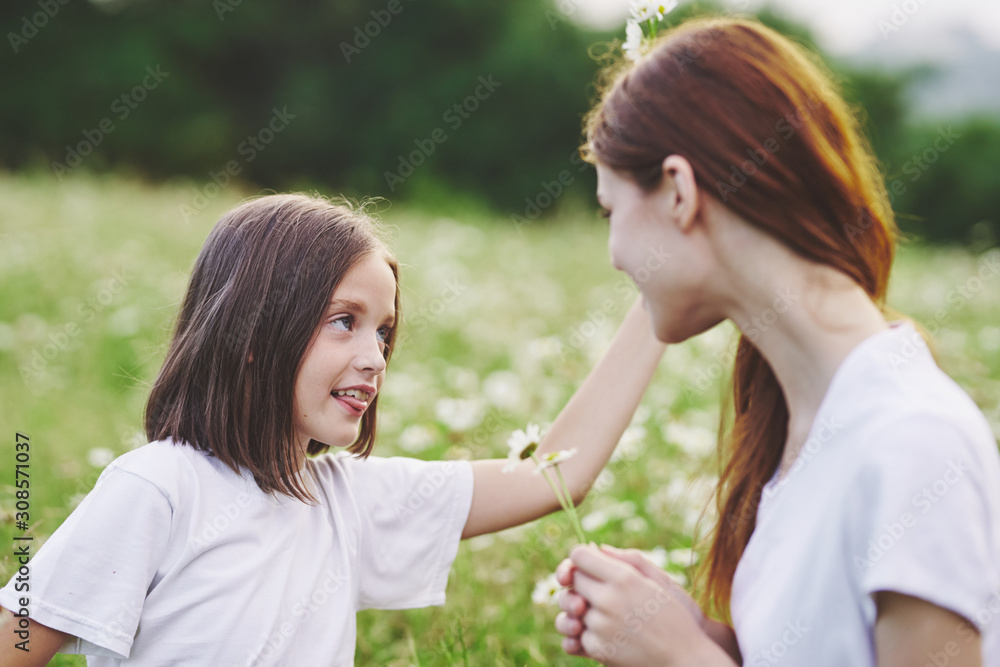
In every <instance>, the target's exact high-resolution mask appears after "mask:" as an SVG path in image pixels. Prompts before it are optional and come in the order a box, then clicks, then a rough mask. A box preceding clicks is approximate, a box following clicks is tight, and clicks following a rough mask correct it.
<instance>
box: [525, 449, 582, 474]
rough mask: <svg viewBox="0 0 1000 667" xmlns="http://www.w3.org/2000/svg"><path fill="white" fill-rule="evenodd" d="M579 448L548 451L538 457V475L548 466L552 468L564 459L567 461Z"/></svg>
mask: <svg viewBox="0 0 1000 667" xmlns="http://www.w3.org/2000/svg"><path fill="white" fill-rule="evenodd" d="M576 452H577V449H576V447H574V448H573V449H560V450H559V451H557V452H548V453H547V454H542V456H541V457H540V458H539V459H538V467H536V468H535V474H536V475H537V474H538V473H540V472H541V471H543V470H545V469H546V468H551V467H552V466H557V465H559V464H560V463H562V462H563V461H567V460H569V459H571V458H573V457H574V456H576Z"/></svg>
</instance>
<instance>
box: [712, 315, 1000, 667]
mask: <svg viewBox="0 0 1000 667" xmlns="http://www.w3.org/2000/svg"><path fill="white" fill-rule="evenodd" d="M728 520H732V521H740V520H749V519H745V518H741V517H729V518H728ZM877 591H895V592H898V593H903V594H906V595H911V596H914V597H917V598H921V599H923V600H927V601H929V602H931V603H933V604H935V605H938V606H940V607H943V608H945V609H949V610H951V611H953V612H955V613H956V614H958V615H959V616H961V617H963V618H965V619H968V620H969V621H971V622H972V623H974V624H975V625H976V626H977V628H978V630H979V632H980V633H981V635H982V654H983V656H982V660H983V662H982V664H983V665H984V666H987V665H988V666H995V665H1000V455H998V452H997V443H996V440H995V438H994V436H993V434H992V433H991V431H990V427H989V424H988V423H987V421H986V419H985V418H984V417H983V415H982V413H981V412H980V411H979V409H978V408H977V407H976V405H975V403H973V401H972V400H971V399H970V398H969V397H968V395H966V394H965V392H964V391H962V389H961V388H959V386H958V385H957V384H955V382H953V381H952V380H951V379H950V378H949V377H948V376H947V375H945V373H943V372H942V371H941V369H939V368H938V366H937V364H936V363H935V362H934V359H933V357H932V356H931V354H930V351H929V350H928V349H927V345H926V344H925V342H924V340H923V339H922V338H921V336H920V335H919V334H918V333H917V331H916V330H915V329H914V327H913V325H912V324H910V323H896V324H895V325H894V326H893V327H892V328H890V329H888V330H886V331H883V332H879V333H878V334H876V335H874V336H872V337H871V338H869V339H867V340H865V341H863V342H862V343H861V344H860V345H858V346H857V347H856V348H855V349H854V350H853V351H852V352H851V353H850V354H849V355H848V357H847V358H846V359H845V360H844V361H843V363H842V364H841V366H840V368H839V369H838V370H837V372H836V374H835V375H834V378H833V380H832V382H831V384H830V386H829V388H828V390H827V394H826V396H825V397H824V399H823V402H822V405H821V406H820V409H819V411H818V413H817V415H816V419H815V421H814V422H813V425H812V430H811V432H810V434H809V438H808V440H807V442H806V444H805V446H804V447H803V449H802V451H801V453H800V454H799V457H798V459H797V460H796V461H795V463H794V464H793V466H792V467H791V468H790V469H789V472H788V473H787V474H786V475H785V476H784V477H782V478H780V479H779V478H778V477H777V475H776V476H775V478H774V479H772V480H771V481H770V482H769V483H768V484H767V486H765V488H764V490H763V493H762V496H761V501H760V504H759V506H758V510H757V522H756V528H755V530H754V533H753V535H752V537H751V539H750V543H749V544H748V545H747V548H746V551H745V552H744V554H743V556H742V558H741V559H740V562H739V565H738V567H737V569H736V575H735V577H734V580H733V590H732V599H731V611H732V618H733V626H734V630H735V632H736V637H737V640H738V642H739V645H740V649H741V651H742V655H743V664H744V665H745V666H746V667H771V666H773V665H789V666H794V665H809V667H823V666H830V667H844V666H845V665H850V666H851V667H874V665H875V664H876V663H875V644H874V632H873V631H874V625H875V619H876V608H875V603H874V600H873V597H872V596H873V594H874V593H875V592H877ZM959 626H960V624H959V623H956V632H957V634H956V636H955V637H956V638H955V641H952V642H946V643H945V644H944V645H942V646H940V647H936V648H935V649H934V650H933V651H931V652H929V653H928V655H927V656H924V659H925V660H926V663H927V664H930V665H946V664H948V663H949V662H951V661H952V660H953V659H954V656H955V655H958V654H959V653H960V652H961V651H964V650H966V648H965V647H966V644H968V642H970V641H972V639H973V638H974V636H975V635H974V631H973V630H972V629H971V628H969V627H967V626H966V627H959ZM921 664H923V663H921Z"/></svg>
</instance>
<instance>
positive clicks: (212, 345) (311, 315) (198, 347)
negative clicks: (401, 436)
mask: <svg viewBox="0 0 1000 667" xmlns="http://www.w3.org/2000/svg"><path fill="white" fill-rule="evenodd" d="M372 254H378V255H381V256H382V257H384V258H385V261H386V263H387V264H388V265H389V267H390V269H391V270H392V273H393V276H394V277H395V279H396V295H395V309H396V321H397V322H398V321H399V317H400V312H399V269H398V265H397V262H396V260H395V259H394V258H393V256H392V254H391V253H390V252H389V250H388V249H387V247H386V246H385V245H384V244H383V243H382V241H381V240H380V239H379V237H378V227H377V225H376V223H375V221H374V220H372V219H371V218H370V217H369V216H368V215H366V214H365V213H364V212H363V209H361V208H355V207H354V206H352V205H351V204H349V203H347V202H346V201H345V202H343V203H334V202H332V201H328V200H326V199H322V198H319V197H313V196H307V195H301V194H283V195H269V196H264V197H260V198H257V199H252V200H250V201H247V202H245V203H243V204H241V205H240V206H237V207H236V208H234V209H232V210H231V211H229V212H228V213H226V214H225V215H224V216H223V217H222V218H221V219H220V220H219V221H218V222H217V223H216V225H215V227H214V228H213V229H212V232H211V233H210V234H209V237H208V239H207V240H206V242H205V246H204V247H203V248H202V250H201V253H200V254H199V255H198V259H197V260H196V262H195V265H194V269H193V271H192V274H191V280H190V283H189V284H188V289H187V293H186V295H185V297H184V302H183V304H182V306H181V309H180V314H179V315H178V317H177V324H176V327H175V329H174V332H173V336H172V339H171V341H170V345H169V348H168V351H167V355H166V359H165V360H164V362H163V367H162V368H161V370H160V373H159V375H158V376H157V378H156V381H155V383H154V384H153V388H152V391H151V392H150V395H149V400H148V401H147V403H146V414H145V427H146V437H147V438H148V439H149V440H150V441H156V440H165V439H167V438H170V439H172V440H174V441H175V442H176V443H185V444H187V445H190V446H192V447H194V448H195V449H198V450H201V451H205V452H210V453H211V454H212V455H213V456H215V457H216V458H217V459H219V460H220V461H221V462H223V463H224V464H226V465H227V466H229V467H230V468H232V469H233V470H234V471H236V472H237V473H240V474H242V473H244V472H249V473H251V474H252V475H253V478H254V480H255V481H256V482H257V484H258V486H259V487H260V488H261V490H262V491H264V492H265V493H271V494H284V495H287V496H290V497H292V498H296V499H298V500H302V501H304V502H315V501H316V499H315V498H314V497H313V496H312V494H310V493H309V491H308V489H307V488H306V487H305V486H304V484H303V482H302V480H301V479H300V477H299V474H298V470H297V468H296V461H297V452H296V451H295V450H296V448H297V447H298V444H297V442H296V437H295V429H294V421H293V412H294V395H295V381H296V378H297V377H298V372H299V367H300V366H301V363H302V359H303V357H304V356H305V353H306V351H307V350H308V348H309V346H310V344H311V343H312V341H313V339H314V336H315V334H316V332H317V329H318V326H319V324H320V322H321V319H322V317H323V314H324V312H325V311H326V309H327V308H328V306H329V302H330V298H331V297H332V295H333V292H334V290H335V289H336V288H337V286H338V285H339V284H340V282H341V280H343V278H344V276H345V275H346V274H347V273H348V271H350V270H351V268H352V267H354V266H355V265H356V264H357V263H358V262H359V261H360V260H362V259H363V258H365V257H368V256H370V255H372ZM394 338H395V336H390V338H389V341H388V345H387V347H386V352H385V357H386V360H387V361H388V359H389V357H390V356H391V355H392V349H393V345H394V342H395V341H394ZM377 404H378V397H376V398H375V399H374V400H372V403H371V405H370V406H369V408H368V410H366V411H365V413H364V415H363V416H362V417H361V428H360V432H359V435H358V438H357V440H356V441H355V442H354V443H353V444H352V445H351V447H349V448H348V450H349V451H350V452H352V453H354V454H356V455H359V456H362V457H364V456H367V455H368V454H369V452H371V449H372V446H373V445H374V442H375V430H376V410H377ZM328 448H329V445H326V444H324V443H321V442H318V441H316V440H310V442H309V446H308V453H309V454H318V453H321V452H323V451H326V450H327V449H328Z"/></svg>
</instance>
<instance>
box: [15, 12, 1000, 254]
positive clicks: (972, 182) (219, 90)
mask: <svg viewBox="0 0 1000 667" xmlns="http://www.w3.org/2000/svg"><path fill="white" fill-rule="evenodd" d="M576 7H577V5H576V3H575V2H574V0H542V1H541V2H540V1H538V0H508V1H507V2H503V3H487V2H481V0H371V1H369V2H356V1H350V0H327V1H325V2H305V1H303V0H287V1H286V2H281V3H268V2H249V1H244V0H176V1H173V2H167V1H166V0H90V1H89V2H86V1H83V0H34V1H32V2H18V3H5V4H4V5H3V6H2V7H0V17H2V25H3V26H4V28H5V32H6V41H7V46H6V47H5V48H6V52H5V55H4V62H3V65H2V69H0V85H2V90H3V95H2V96H0V114H2V118H3V123H2V124H0V146H2V149H0V164H3V165H5V166H6V167H7V168H10V169H25V168H27V169H32V168H34V169H43V170H51V171H52V172H53V173H54V174H55V175H56V176H57V177H63V176H65V175H66V174H69V173H71V172H73V171H74V170H75V169H86V170H94V171H105V170H117V171H125V170H127V171H132V172H135V173H138V174H140V175H142V176H144V177H148V178H151V179H165V178H172V177H175V176H183V177H187V178H190V179H191V181H192V183H193V185H192V186H191V187H192V200H191V201H192V205H191V209H194V210H196V209H199V208H202V207H204V206H205V205H206V204H207V201H208V200H210V199H211V198H212V197H213V196H214V194H217V192H218V188H221V187H225V185H226V184H227V183H228V182H230V181H231V180H233V179H240V180H244V181H248V182H251V183H254V184H257V185H262V186H266V187H271V188H275V189H289V188H317V189H320V190H323V191H330V192H343V193H345V194H348V195H352V196H368V195H382V196H386V197H389V198H390V199H392V200H394V201H395V200H409V201H415V202H422V203H427V204H430V205H435V204H440V203H443V202H446V201H452V200H454V199H455V198H458V199H461V200H466V201H476V202H483V203H485V204H487V205H489V206H490V207H492V208H493V209H495V210H497V211H500V212H501V213H502V214H507V215H509V216H515V215H516V216H523V217H526V218H531V219H534V218H535V217H545V216H546V215H549V214H550V213H551V212H552V211H553V210H556V209H557V208H558V207H559V206H561V205H564V204H565V203H566V202H567V201H573V200H574V199H576V200H581V199H583V198H585V197H592V191H593V186H594V176H593V173H592V170H590V169H585V168H584V165H582V163H581V162H580V161H579V158H576V157H574V156H575V149H576V147H577V145H578V144H579V142H580V139H581V129H580V128H581V120H582V116H583V114H584V113H585V112H586V111H587V109H588V107H589V105H590V103H591V101H592V99H593V96H594V89H593V81H594V74H595V73H596V71H597V69H598V67H599V64H598V63H597V62H596V60H595V58H594V57H592V56H593V55H594V53H595V52H601V51H606V50H607V43H608V42H610V41H612V40H614V39H618V38H621V37H622V34H621V33H623V30H616V31H614V32H608V33H600V32H593V31H588V30H585V29H583V28H580V27H579V26H578V25H576V23H574V21H573V20H572V18H573V14H574V13H575V11H576ZM711 9H712V5H706V4H705V3H701V4H700V6H699V7H693V6H686V7H684V8H683V9H682V10H681V11H678V12H677V13H676V16H677V19H680V18H683V17H684V16H686V15H688V14H690V13H692V12H695V11H704V10H711ZM760 18H761V19H762V20H763V21H765V22H766V23H769V24H771V25H773V26H774V27H777V28H779V29H780V30H782V31H783V32H785V33H787V34H791V35H794V36H796V37H797V38H799V39H800V40H802V41H804V42H807V43H810V44H812V40H811V38H810V36H809V35H808V33H807V32H806V31H805V30H804V29H803V28H802V27H800V26H796V25H793V24H790V23H787V22H786V21H783V20H782V19H781V18H780V17H778V16H776V15H773V14H771V13H768V12H764V13H762V14H761V15H760ZM833 66H834V68H835V69H837V70H838V71H839V72H840V73H842V74H843V75H844V77H845V86H846V88H847V91H848V93H849V96H850V97H851V99H852V101H854V102H856V103H858V104H860V105H861V106H862V107H863V108H864V109H866V110H867V114H868V120H869V123H868V129H869V132H870V135H871V137H872V139H873V143H874V145H875V148H876V151H877V153H878V155H879V157H880V158H881V159H882V161H883V162H884V164H885V170H886V173H887V183H888V184H890V185H891V184H892V183H893V182H894V181H899V184H898V185H897V186H896V189H897V192H896V193H895V194H894V195H893V196H894V207H895V208H896V210H897V211H898V212H900V214H901V216H900V221H901V224H902V225H903V226H904V228H905V229H906V230H907V231H909V232H911V233H912V234H914V235H918V236H921V237H924V238H927V239H929V240H934V241H943V240H949V241H960V242H970V241H974V240H978V241H979V242H984V240H985V242H991V241H990V240H991V239H995V238H997V235H996V229H997V212H998V211H1000V189H998V188H997V187H995V184H996V183H997V182H1000V166H998V162H997V160H996V159H995V156H996V155H998V154H1000V122H998V121H996V120H994V119H978V120H963V121H959V122H956V123H955V124H954V127H953V128H952V130H951V131H952V134H953V135H954V136H956V137H958V139H956V140H954V141H953V143H952V144H949V145H948V148H947V150H944V151H940V150H937V151H934V146H935V141H936V140H937V138H938V136H939V130H940V129H941V128H939V126H937V125H933V126H930V125H928V126H924V125H921V124H916V123H913V122H911V121H910V120H909V118H908V115H909V114H908V113H907V109H906V106H905V102H904V98H905V94H906V89H907V86H908V85H909V83H911V82H912V80H913V79H914V78H915V77H916V76H919V75H920V72H919V70H914V71H909V72H902V73H895V74H887V73H880V72H877V71H856V70H852V69H849V68H845V67H840V66H838V65H837V64H836V63H833ZM938 145H939V146H940V145H941V142H940V141H939V142H938ZM929 150H930V151H932V152H936V153H937V154H936V155H933V156H931V153H928V151H929ZM925 153H926V155H925ZM930 157H933V158H934V160H933V162H930V160H929V159H930ZM567 191H571V192H572V194H571V196H568V197H563V196H562V194H563V193H564V192H567ZM546 195H547V196H546Z"/></svg>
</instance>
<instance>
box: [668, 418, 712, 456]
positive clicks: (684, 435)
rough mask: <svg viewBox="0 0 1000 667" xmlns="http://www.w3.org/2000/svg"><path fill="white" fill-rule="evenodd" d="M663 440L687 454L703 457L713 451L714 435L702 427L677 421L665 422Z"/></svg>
mask: <svg viewBox="0 0 1000 667" xmlns="http://www.w3.org/2000/svg"><path fill="white" fill-rule="evenodd" d="M663 439H664V440H666V441H667V442H672V443H674V444H675V445H677V446H678V447H680V448H681V449H683V450H684V451H685V452H687V453H688V454H691V455H693V456H705V455H707V454H710V453H711V452H712V451H713V450H714V449H715V439H716V438H715V433H714V432H713V431H711V430H710V429H707V428H705V427H704V426H689V425H687V424H682V423H680V422H677V421H670V422H667V425H666V426H665V427H664V428H663Z"/></svg>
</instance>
